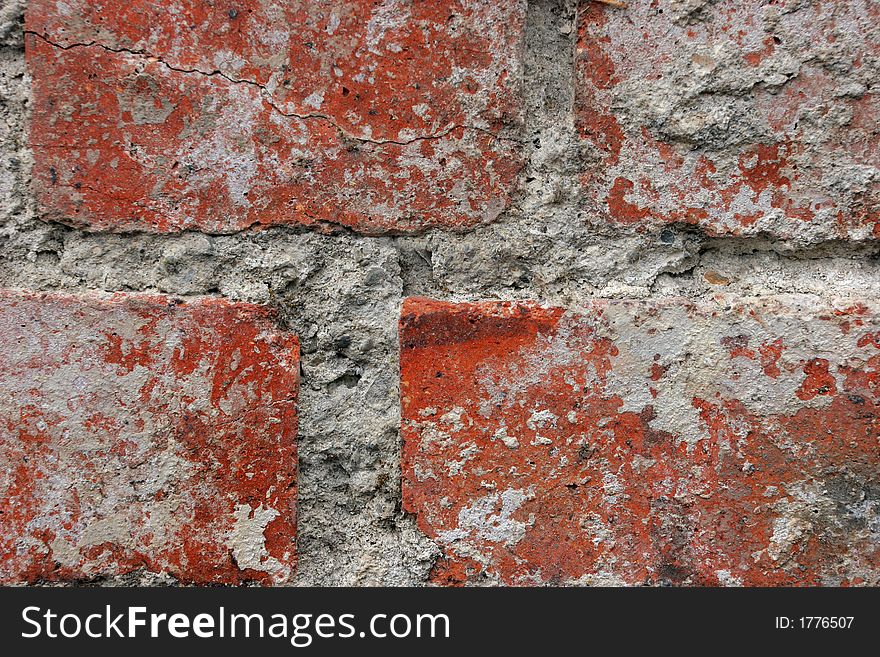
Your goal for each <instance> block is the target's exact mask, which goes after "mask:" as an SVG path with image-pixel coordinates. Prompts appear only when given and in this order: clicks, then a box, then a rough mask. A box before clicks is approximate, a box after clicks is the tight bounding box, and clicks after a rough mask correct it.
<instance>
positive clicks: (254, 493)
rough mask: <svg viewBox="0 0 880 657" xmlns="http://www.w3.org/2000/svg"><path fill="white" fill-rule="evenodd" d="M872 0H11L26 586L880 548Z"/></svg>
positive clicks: (21, 530) (653, 566) (9, 271)
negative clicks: (620, 0) (623, 0)
mask: <svg viewBox="0 0 880 657" xmlns="http://www.w3.org/2000/svg"><path fill="white" fill-rule="evenodd" d="M878 20H880V5H878V4H877V3H876V2H874V1H873V0H859V1H854V2H846V3H843V2H821V1H819V0H815V1H810V0H797V1H796V0H785V1H767V0H749V1H748V2H728V1H727V0H717V1H711V0H627V1H626V2H610V1H609V2H601V1H597V0H530V1H526V0H509V1H506V2H497V1H496V2H489V1H488V0H437V1H432V2H427V1H421V0H383V1H381V2H376V1H372V0H370V1H367V0H303V1H301V2H289V1H285V2H273V1H268V0H238V1H231V0H216V1H212V2H208V1H206V0H165V2H162V3H156V2H144V1H141V0H133V1H130V2H118V1H116V0H69V1H68V2H65V3H57V2H54V1H49V0H30V1H29V2H27V3H25V2H20V1H15V2H6V3H4V5H3V9H2V12H0V100H2V103H0V119H2V121H0V137H2V139H3V151H2V158H3V166H2V167H0V208H2V212H0V244H2V249H3V258H2V261H0V474H2V476H0V489H2V490H0V492H2V501H0V581H2V582H3V583H22V582H24V583H32V584H33V583H42V582H61V583H85V582H99V583H107V584H115V583H135V582H137V583H148V584H155V583H181V584H245V583H261V584H268V585H282V584H319V585H338V584H349V585H365V584H403V585H421V584H426V583H430V584H440V585H460V584H504V585H521V584H578V585H589V584H622V585H641V584H651V585H658V584H674V585H696V584H700V585H746V586H751V585H790V584H813V585H841V584H843V585H864V584H878V583H880V424H878V420H880V411H878V406H877V404H878V396H880V338H878V336H880V320H878V317H880V314H878V311H880V306H878V303H880V302H878V299H880V296H878V293H880V259H878V255H880V249H878V243H877V238H878V237H880V136H878V122H877V115H878V112H877V96H876V90H875V88H874V87H875V86H876V83H877V79H878V70H880V41H878V36H877V30H876V24H877V22H878Z"/></svg>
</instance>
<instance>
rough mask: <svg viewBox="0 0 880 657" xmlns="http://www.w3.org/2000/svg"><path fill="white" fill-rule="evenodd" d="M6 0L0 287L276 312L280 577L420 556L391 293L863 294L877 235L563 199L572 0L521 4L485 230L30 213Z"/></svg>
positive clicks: (403, 576)
mask: <svg viewBox="0 0 880 657" xmlns="http://www.w3.org/2000/svg"><path fill="white" fill-rule="evenodd" d="M682 4H687V3H682ZM690 4H693V5H694V6H695V7H696V9H695V10H694V11H693V12H692V13H690V14H689V17H688V20H692V21H696V20H700V11H699V9H700V7H702V5H704V4H705V3H700V2H694V3H690ZM24 6H25V2H23V1H21V0H3V2H2V8H0V137H2V142H3V146H2V164H0V249H2V259H0V285H2V286H6V287H20V288H28V289H34V290H68V291H77V290H80V291H81V290H107V291H156V292H163V293H168V294H174V295H180V296H187V295H217V296H222V297H226V298H229V299H233V300H246V301H251V302H258V303H268V304H272V305H274V306H276V307H277V308H278V309H279V310H280V313H281V316H282V318H283V321H284V322H285V323H286V324H287V326H288V327H289V328H290V329H291V330H293V331H295V332H296V333H297V334H298V335H299V336H300V339H301V340H302V344H303V357H302V373H303V378H302V383H303V385H302V393H301V397H300V442H299V455H300V472H299V496H300V497H299V531H298V542H299V551H300V560H299V569H298V575H297V579H296V583H297V584H302V585H373V584H388V585H418V584H420V583H423V582H424V581H425V580H426V578H427V576H428V573H429V570H430V568H431V566H432V565H433V563H434V560H435V559H436V557H437V556H438V554H439V551H438V549H437V548H436V546H434V544H433V543H432V542H431V541H429V540H428V539H427V538H426V537H424V536H423V535H422V534H421V533H420V532H419V531H418V530H417V529H416V528H415V523H414V522H413V519H412V518H411V517H408V516H407V515H406V514H404V513H403V512H402V510H401V508H400V507H401V495H400V435H399V422H400V409H399V401H398V383H397V380H398V352H397V318H398V314H399V309H400V303H401V300H402V299H403V298H404V297H405V296H408V295H427V296H432V297H436V298H442V299H462V300H464V299H468V300H473V299H477V298H502V299H516V298H530V299H538V300H541V301H542V302H546V303H550V304H561V305H565V306H572V307H576V306H578V305H579V304H581V303H583V302H584V301H586V300H587V299H591V298H597V297H609V298H611V297H631V298H632V297H638V298H647V297H666V296H676V295H683V296H686V297H689V298H692V299H699V298H705V297H710V296H711V295H713V294H715V293H717V292H721V291H723V292H728V293H730V292H734V293H736V292H742V293H747V294H777V293H784V292H802V293H807V294H815V295H821V296H838V297H840V296H842V297H846V296H853V297H861V298H864V297H865V296H877V295H878V293H880V264H878V257H877V256H878V252H880V247H878V246H873V245H870V244H864V245H853V244H846V243H835V242H824V243H819V244H812V245H809V246H804V245H798V244H792V243H783V242H777V241H773V240H769V239H764V238H751V239H735V238H707V237H705V236H702V235H701V234H699V233H697V232H694V231H692V230H691V229H687V228H682V227H678V226H672V227H668V228H664V229H662V230H660V229H658V230H657V231H655V232H653V233H650V234H638V233H636V232H634V231H632V230H628V229H626V228H622V227H613V226H609V225H604V224H602V223H601V222H600V221H596V219H597V218H598V215H597V214H596V212H597V211H596V209H595V208H592V207H591V204H590V201H589V199H587V200H586V201H585V200H584V199H579V198H578V197H577V194H576V182H575V179H576V175H577V172H578V170H579V169H580V168H581V167H582V166H583V165H582V162H583V161H585V159H586V158H589V157H590V156H589V154H588V153H584V152H581V149H580V147H579V145H578V141H577V138H576V135H575V130H574V123H573V112H572V110H573V99H574V66H573V56H574V39H575V32H576V28H575V25H574V13H575V10H574V2H573V1H571V0H570V1H559V0H534V1H531V2H529V11H528V22H527V26H528V27H527V30H528V32H527V52H526V59H525V62H526V69H525V80H524V88H525V92H526V96H527V111H526V117H527V126H526V131H527V132H526V135H525V136H526V138H527V144H528V149H529V152H528V158H529V160H528V165H527V167H526V170H525V171H524V173H523V179H522V185H521V189H522V192H521V193H520V195H519V197H518V198H517V199H516V200H515V203H514V204H513V206H512V207H511V208H510V209H509V211H508V212H506V213H505V214H504V215H502V217H501V218H500V219H499V220H498V221H497V222H495V223H493V224H491V225H488V226H483V227H480V228H478V229H476V230H473V231H470V232H466V233H450V232H443V231H427V232H424V233H422V234H418V235H411V236H401V237H363V236H358V235H354V234H349V233H341V234H338V235H333V236H328V235H320V234H315V233H310V232H307V231H302V230H297V229H290V228H282V227H275V228H269V229H265V230H261V231H244V232H241V233H236V234H233V235H224V236H215V235H207V234H202V233H196V232H188V233H184V234H180V235H163V236H156V235H145V234H110V233H100V232H97V233H96V232H91V233H89V232H83V231H79V230H75V229H72V228H69V227H66V226H62V225H58V224H48V223H45V222H43V221H41V220H40V219H39V218H38V217H36V214H35V211H34V202H33V198H32V196H31V193H30V180H29V168H30V167H29V163H30V160H31V156H30V153H29V151H28V149H27V122H28V112H29V93H30V81H29V79H28V76H27V73H26V71H25V66H24V52H23V38H22V14H23V10H24ZM633 104H634V105H636V104H638V99H634V101H633ZM715 137H717V136H715ZM715 137H713V138H715ZM722 141H723V140H722ZM734 141H735V140H734ZM728 146H729V144H728ZM723 147H724V144H723V143H722V144H721V148H723ZM731 147H732V146H731ZM707 276H708V279H707ZM710 280H712V281H716V284H712V283H710V282H709V281H710ZM718 281H722V282H723V281H726V283H724V284H718V283H717V282H718ZM165 581H166V580H164V579H162V578H156V577H155V576H149V575H142V576H134V577H131V576H129V577H125V578H118V579H115V580H112V581H109V582H100V583H102V584H119V583H132V582H145V583H162V582H165Z"/></svg>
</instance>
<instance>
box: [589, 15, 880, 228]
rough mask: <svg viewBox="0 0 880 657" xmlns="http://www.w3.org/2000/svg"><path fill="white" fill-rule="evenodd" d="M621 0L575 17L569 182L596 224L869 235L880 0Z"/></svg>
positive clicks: (874, 223) (876, 152) (877, 200)
mask: <svg viewBox="0 0 880 657" xmlns="http://www.w3.org/2000/svg"><path fill="white" fill-rule="evenodd" d="M627 5H628V6H627V8H626V9H625V10H620V9H615V8H612V7H608V6H605V5H603V4H600V3H598V2H592V1H591V0H582V2H581V3H580V7H579V16H578V23H579V32H578V42H577V82H576V84H577V88H576V93H577V100H576V124H577V128H578V131H579V134H580V137H581V138H582V140H583V143H584V144H585V146H586V147H587V152H588V153H589V154H590V156H591V158H592V164H591V165H587V166H586V167H585V169H584V172H583V175H582V182H583V184H584V186H585V189H586V190H587V195H588V196H589V198H591V199H595V201H596V203H597V204H598V206H599V208H600V210H601V211H602V212H604V213H605V216H606V217H607V220H608V221H610V222H613V223H617V224H624V225H635V226H638V227H643V228H650V227H651V226H654V225H658V224H666V223H685V224H693V225H698V226H700V227H702V228H704V229H705V230H706V231H707V232H708V233H710V234H733V235H741V234H761V233H768V234H771V235H773V236H777V237H783V238H792V239H799V240H804V241H813V240H821V239H833V238H852V239H866V238H876V237H878V236H880V182H878V180H880V178H878V170H880V137H878V131H877V115H878V101H877V95H876V91H875V90H874V89H873V87H874V86H876V85H875V82H874V81H875V80H876V79H877V75H878V55H880V42H878V39H877V32H876V25H877V23H878V21H880V5H878V4H877V3H876V2H870V1H856V2H824V1H823V2H769V3H768V2H764V1H763V0H748V1H746V2H734V1H727V0H725V1H721V2H672V1H663V0H661V1H658V0H634V1H633V2H628V3H627Z"/></svg>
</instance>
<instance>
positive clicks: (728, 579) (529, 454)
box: [400, 297, 880, 585]
mask: <svg viewBox="0 0 880 657" xmlns="http://www.w3.org/2000/svg"><path fill="white" fill-rule="evenodd" d="M805 301H806V303H803V304H802V303H801V298H798V297H789V298H785V297H775V298H767V299H764V300H760V301H759V300H748V299H744V300H734V299H725V298H718V299H716V300H715V302H712V303H702V304H699V305H698V304H695V303H692V302H689V301H684V300H667V301H646V302H624V301H620V302H617V301H609V302H595V303H593V304H591V305H589V306H588V307H587V308H586V309H584V310H583V311H580V312H571V311H565V310H562V309H559V308H545V307H540V306H537V305H530V304H526V303H474V304H454V303H441V302H435V301H428V300H424V299H410V300H408V301H407V302H406V304H405V306H404V309H403V314H402V319H401V337H400V340H401V377H402V389H401V395H402V408H403V435H404V439H405V446H404V455H403V458H404V466H403V471H404V490H403V495H404V506H405V508H406V509H408V510H409V511H412V512H413V513H415V514H417V516H418V523H419V526H420V528H421V529H422V530H423V531H425V532H426V533H427V534H428V535H429V536H431V537H433V538H434V539H435V540H436V541H437V542H438V543H439V544H440V545H441V546H442V548H443V549H444V552H445V555H444V558H443V559H441V561H439V562H438V565H437V566H436V567H435V570H434V580H435V581H438V582H441V583H460V582H479V581H490V582H491V581H500V582H504V583H509V584H526V583H573V582H578V583H594V584H595V583H626V584H641V583H660V582H670V583H676V584H712V585H714V584H744V585H776V584H835V585H836V584H859V583H869V584H875V585H876V584H877V583H878V582H880V580H878V573H880V543H878V535H880V455H878V454H880V452H878V428H880V424H878V419H880V411H878V405H877V402H878V395H880V351H878V350H880V340H878V336H880V332H878V324H880V322H878V321H877V318H876V314H875V311H874V310H873V309H869V308H867V307H866V306H864V305H851V306H848V307H833V306H831V305H829V306H828V308H825V309H816V305H815V301H810V300H805Z"/></svg>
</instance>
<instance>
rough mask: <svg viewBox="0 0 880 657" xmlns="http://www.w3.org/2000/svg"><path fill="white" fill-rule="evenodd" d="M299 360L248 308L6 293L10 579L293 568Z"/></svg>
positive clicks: (266, 317)
mask: <svg viewBox="0 0 880 657" xmlns="http://www.w3.org/2000/svg"><path fill="white" fill-rule="evenodd" d="M298 357H299V347H298V343H297V340H296V338H295V337H294V336H292V335H291V334H289V333H286V332H284V331H279V330H278V329H277V327H276V326H275V323H274V321H273V320H272V319H271V317H270V313H269V312H268V311H267V310H266V309H263V308H260V307H257V306H252V305H249V304H243V303H230V302H228V301H223V300H215V299H200V300H191V301H187V302H182V301H179V300H175V299H171V298H168V297H161V296H145V295H128V294H116V295H112V296H111V295H96V294H87V295H82V296H69V295H63V294H33V293H27V292H16V291H9V290H6V291H2V292H0V581H2V582H3V583H7V584H8V583H13V582H29V583H33V582H38V581H57V580H68V581H70V580H81V579H92V578H97V577H104V576H113V575H120V574H125V573H128V572H132V571H136V570H141V569H144V570H147V571H151V572H156V573H165V574H169V575H172V576H174V577H176V578H178V579H179V580H181V581H183V582H191V583H198V584H209V583H230V584H232V583H239V582H243V581H248V580H255V581H259V582H263V583H279V582H284V581H286V580H288V578H289V577H290V575H291V573H292V570H293V568H294V564H295V503H296V485H295V484H296V443H295V440H296V431H297V416H296V398H297V390H298V385H299V378H298V377H299V369H298Z"/></svg>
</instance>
